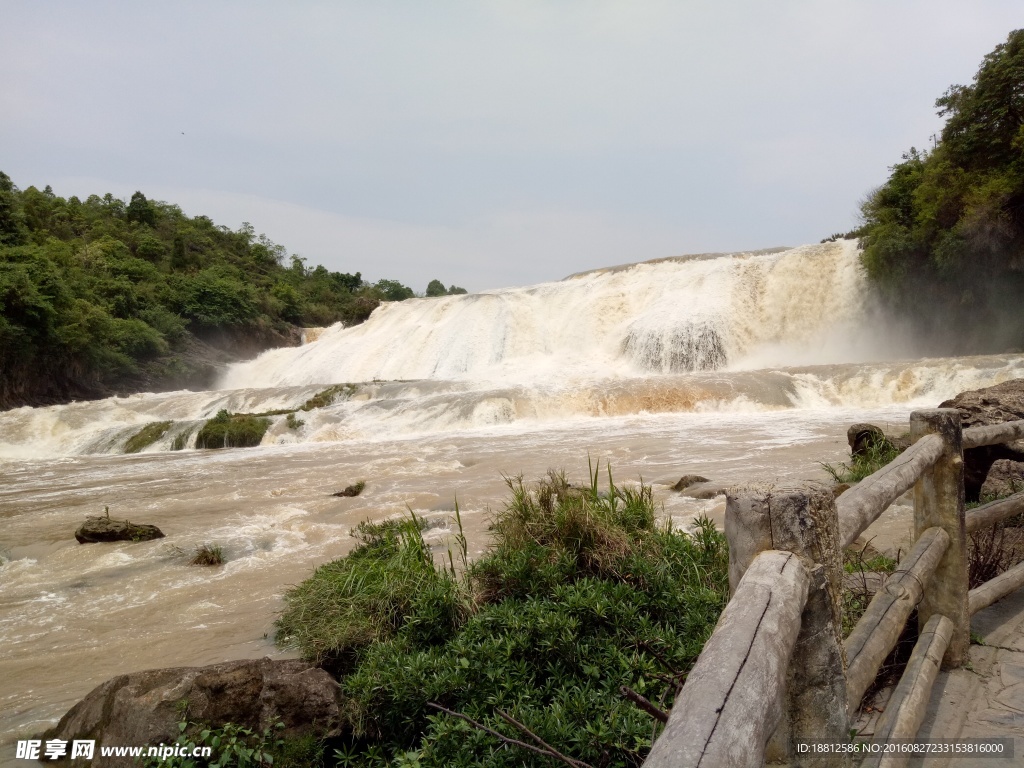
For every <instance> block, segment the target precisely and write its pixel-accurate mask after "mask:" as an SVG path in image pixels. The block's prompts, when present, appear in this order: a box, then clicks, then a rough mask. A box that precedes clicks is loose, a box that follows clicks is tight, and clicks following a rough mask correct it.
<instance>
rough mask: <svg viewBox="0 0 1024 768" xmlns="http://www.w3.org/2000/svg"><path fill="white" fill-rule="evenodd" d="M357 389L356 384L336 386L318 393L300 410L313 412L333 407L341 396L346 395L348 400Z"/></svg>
mask: <svg viewBox="0 0 1024 768" xmlns="http://www.w3.org/2000/svg"><path fill="white" fill-rule="evenodd" d="M356 389H357V387H356V385H355V384H335V385H333V386H330V387H328V388H327V389H325V390H323V391H321V392H317V393H316V394H315V395H313V396H312V397H311V398H309V400H307V401H306V402H304V403H303V404H302V405H301V406H299V410H300V411H312V410H313V409H314V408H326V407H327V406H329V405H333V404H334V401H335V400H336V399H337V398H338V396H339V395H345V397H346V398H349V397H352V395H353V394H355V391H356Z"/></svg>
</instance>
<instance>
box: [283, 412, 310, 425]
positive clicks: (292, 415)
mask: <svg viewBox="0 0 1024 768" xmlns="http://www.w3.org/2000/svg"><path fill="white" fill-rule="evenodd" d="M284 423H285V424H287V425H288V429H298V428H299V427H302V426H305V424H306V422H304V421H303V420H302V419H297V418H295V413H294V412H293V413H289V414H288V416H287V417H285V420H284Z"/></svg>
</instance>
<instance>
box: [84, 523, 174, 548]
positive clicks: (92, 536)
mask: <svg viewBox="0 0 1024 768" xmlns="http://www.w3.org/2000/svg"><path fill="white" fill-rule="evenodd" d="M163 537H164V534H163V531H161V530H160V529H159V528H157V527H156V526H155V525H147V524H144V523H130V522H128V521H127V520H114V519H112V518H109V517H87V518H86V519H85V522H84V523H83V524H82V526H81V527H80V528H79V529H78V530H77V531H75V538H76V539H78V543H79V544H95V543H98V542H105V541H149V540H150V539H162V538H163Z"/></svg>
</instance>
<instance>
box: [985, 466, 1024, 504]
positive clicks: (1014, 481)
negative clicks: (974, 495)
mask: <svg viewBox="0 0 1024 768" xmlns="http://www.w3.org/2000/svg"><path fill="white" fill-rule="evenodd" d="M1019 491H1024V462H1020V461H1011V460H1010V459H997V460H996V461H994V462H992V466H991V467H990V468H989V470H988V475H987V476H986V477H985V482H984V483H982V484H981V498H982V499H983V500H985V499H999V498H1002V497H1003V496H1010V495H1011V494H1014V493H1017V492H1019Z"/></svg>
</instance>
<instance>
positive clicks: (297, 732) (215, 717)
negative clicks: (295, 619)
mask: <svg viewBox="0 0 1024 768" xmlns="http://www.w3.org/2000/svg"><path fill="white" fill-rule="evenodd" d="M183 702H184V703H183ZM343 702H344V699H343V697H342V694H341V690H340V688H339V686H338V683H337V682H335V680H334V679H333V678H332V677H331V676H330V675H329V674H328V673H327V672H325V671H324V670H322V669H318V668H316V667H314V666H312V665H310V664H308V663H306V662H304V661H298V660H287V661H281V660H272V659H269V658H263V659H251V660H243V661H227V662H223V663H221V664H213V665H211V666H208V667H178V668H172V669H152V670H147V671H145V672H133V673H131V674H127V675H120V676H118V677H115V678H112V679H111V680H108V681H107V682H105V683H103V684H102V685H100V686H98V687H97V688H94V689H93V690H92V692H90V693H89V694H88V695H87V696H86V697H85V698H84V699H82V700H81V701H80V702H78V704H76V705H75V706H74V707H72V708H71V709H70V710H69V711H68V713H67V714H66V715H64V717H62V718H61V720H60V722H59V723H58V724H57V725H56V726H55V727H54V728H52V729H50V730H49V731H47V732H46V733H44V734H43V736H42V737H41V738H42V739H44V740H45V739H64V740H68V741H70V740H73V739H95V740H96V742H97V745H103V746H138V745H156V744H159V743H161V742H163V743H165V744H171V743H173V742H174V740H175V739H176V738H177V737H178V723H179V722H180V721H181V720H182V719H183V717H185V716H186V715H185V713H186V712H187V718H188V720H189V721H191V722H196V723H207V724H210V725H212V726H215V727H220V726H222V725H224V724H225V723H234V724H236V725H241V726H245V727H247V728H251V729H253V730H256V731H263V730H264V729H266V728H272V727H274V725H275V724H276V723H279V722H280V723H284V725H285V728H284V730H283V731H278V732H277V733H278V734H279V735H280V736H281V737H283V738H287V737H291V736H301V735H306V734H308V733H313V734H315V735H316V736H317V737H320V738H331V737H333V736H338V735H339V734H340V733H341V715H340V710H341V708H342V706H343ZM88 765H90V766H100V767H102V766H126V767H127V766H132V765H134V758H101V757H100V754H99V749H97V750H96V759H95V760H93V761H91V762H89V763H88Z"/></svg>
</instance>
